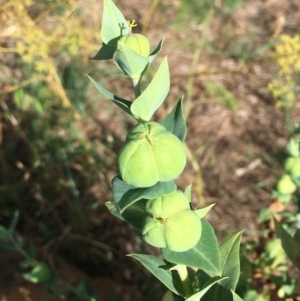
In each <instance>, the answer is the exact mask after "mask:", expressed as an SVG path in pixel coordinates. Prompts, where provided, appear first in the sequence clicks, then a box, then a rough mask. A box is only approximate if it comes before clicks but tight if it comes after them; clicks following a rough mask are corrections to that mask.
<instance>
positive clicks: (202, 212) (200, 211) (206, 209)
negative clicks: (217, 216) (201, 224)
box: [194, 204, 215, 218]
mask: <svg viewBox="0 0 300 301" xmlns="http://www.w3.org/2000/svg"><path fill="white" fill-rule="evenodd" d="M213 206H215V204H211V205H209V206H206V207H204V208H201V209H197V210H195V211H194V212H195V213H196V214H197V215H198V217H199V218H203V217H204V216H205V215H206V214H207V213H208V212H209V211H210V209H211V208H212V207H213Z"/></svg>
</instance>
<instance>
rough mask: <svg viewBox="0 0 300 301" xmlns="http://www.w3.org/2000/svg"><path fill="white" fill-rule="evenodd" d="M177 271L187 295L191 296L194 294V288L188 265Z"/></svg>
mask: <svg viewBox="0 0 300 301" xmlns="http://www.w3.org/2000/svg"><path fill="white" fill-rule="evenodd" d="M177 271H178V274H179V277H180V279H181V283H182V287H183V290H184V293H185V295H186V296H191V295H192V294H193V287H192V282H191V279H190V276H189V273H188V270H187V267H186V265H182V266H181V267H180V268H179V269H178V270H177Z"/></svg>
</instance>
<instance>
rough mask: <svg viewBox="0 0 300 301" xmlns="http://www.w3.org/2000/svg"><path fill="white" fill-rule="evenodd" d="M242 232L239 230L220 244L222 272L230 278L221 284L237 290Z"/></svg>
mask: <svg viewBox="0 0 300 301" xmlns="http://www.w3.org/2000/svg"><path fill="white" fill-rule="evenodd" d="M241 236H242V232H238V233H236V234H234V235H232V236H231V237H229V238H228V239H227V240H225V241H224V242H223V243H222V244H221V245H220V259H221V273H222V276H225V277H228V279H226V280H224V281H222V283H221V285H222V286H224V287H225V288H227V289H232V290H235V288H236V285H237V283H238V280H239V277H240V243H241Z"/></svg>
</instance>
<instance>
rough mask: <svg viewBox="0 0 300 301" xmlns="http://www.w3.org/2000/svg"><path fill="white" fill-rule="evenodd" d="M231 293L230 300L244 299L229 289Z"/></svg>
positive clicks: (241, 300)
mask: <svg viewBox="0 0 300 301" xmlns="http://www.w3.org/2000/svg"><path fill="white" fill-rule="evenodd" d="M231 293H232V297H233V299H232V301H244V300H243V299H242V298H241V297H240V296H239V295H237V294H236V293H235V292H234V291H233V290H231Z"/></svg>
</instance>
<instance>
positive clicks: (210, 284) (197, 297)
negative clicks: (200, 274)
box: [186, 276, 224, 301]
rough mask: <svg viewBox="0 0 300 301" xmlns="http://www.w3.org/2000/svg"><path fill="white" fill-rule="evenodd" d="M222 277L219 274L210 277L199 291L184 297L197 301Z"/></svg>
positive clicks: (189, 300) (188, 300) (187, 300)
mask: <svg viewBox="0 0 300 301" xmlns="http://www.w3.org/2000/svg"><path fill="white" fill-rule="evenodd" d="M223 279H224V278H220V276H216V277H213V278H211V279H210V280H209V281H208V282H207V283H206V284H205V285H204V287H203V288H202V289H201V291H199V292H197V293H196V294H194V295H192V296H190V297H189V298H187V299H186V301H198V300H201V298H202V297H203V296H204V295H205V294H206V293H207V291H208V290H209V289H210V288H211V287H212V286H213V285H214V284H216V283H218V282H220V281H221V280H223Z"/></svg>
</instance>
